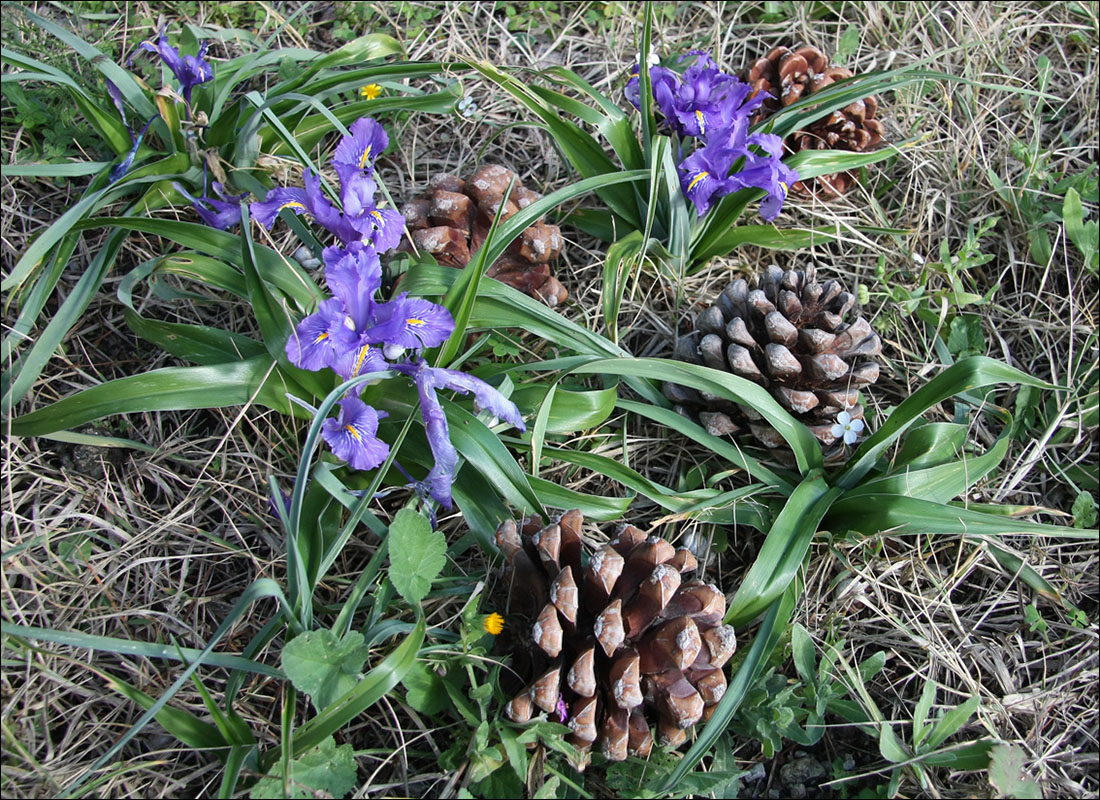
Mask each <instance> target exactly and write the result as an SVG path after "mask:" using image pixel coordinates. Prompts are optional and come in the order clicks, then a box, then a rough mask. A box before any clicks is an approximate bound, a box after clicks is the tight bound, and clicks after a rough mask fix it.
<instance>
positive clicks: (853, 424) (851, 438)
mask: <svg viewBox="0 0 1100 800" xmlns="http://www.w3.org/2000/svg"><path fill="white" fill-rule="evenodd" d="M862 430H863V420H861V419H852V415H851V414H849V413H848V412H847V411H841V412H840V413H839V414H837V415H836V425H834V426H833V428H832V434H833V436H834V437H835V438H837V439H841V438H843V439H844V444H855V441H856V439H858V438H859V434H860V432H861V431H862Z"/></svg>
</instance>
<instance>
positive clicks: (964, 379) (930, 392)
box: [836, 356, 1057, 489]
mask: <svg viewBox="0 0 1100 800" xmlns="http://www.w3.org/2000/svg"><path fill="white" fill-rule="evenodd" d="M996 383H1019V384H1023V385H1025V386H1036V387H1039V388H1042V389H1054V388H1057V387H1055V386H1053V385H1051V384H1049V383H1047V382H1046V381H1043V380H1039V379H1038V378H1036V377H1033V376H1031V375H1028V374H1027V373H1026V372H1021V371H1020V370H1018V369H1016V368H1015V367H1010V366H1008V365H1007V364H1004V363H1002V362H1000V361H994V360H993V359H991V358H986V357H985V356H974V357H972V358H967V359H964V360H962V361H960V362H958V363H957V364H955V365H953V366H950V367H948V368H947V369H945V370H944V371H943V372H941V373H940V374H939V375H937V376H936V377H934V378H932V380H930V381H929V382H928V383H926V384H925V385H924V386H922V387H921V388H919V389H917V391H915V392H913V394H912V395H910V396H909V397H908V398H907V399H905V400H904V401H902V403H901V405H899V406H898V407H897V408H896V409H894V412H893V413H892V414H890V417H889V419H887V420H886V422H885V423H883V425H882V427H881V428H879V429H878V430H877V431H875V432H874V433H873V434H872V435H871V436H870V437H868V438H867V440H866V441H864V442H863V444H861V445H860V446H859V448H858V449H857V450H856V452H855V453H854V454H853V455H852V459H851V461H849V462H848V467H847V469H845V470H844V472H842V473H841V474H840V476H839V477H838V478H837V480H836V485H837V486H840V487H843V488H844V489H852V488H854V487H855V486H856V485H857V484H858V483H859V482H860V481H861V480H862V479H863V477H864V476H865V475H867V473H869V472H870V471H871V470H872V469H873V468H874V466H875V465H876V464H877V463H878V461H879V459H880V458H881V457H882V455H883V453H885V451H886V449H887V448H888V447H889V446H890V445H891V444H893V443H894V441H895V440H897V438H898V437H899V436H901V434H902V433H904V432H905V431H906V429H908V428H909V426H911V425H912V424H913V423H914V422H916V421H917V420H918V419H920V418H921V417H922V416H923V415H924V413H925V412H926V411H928V409H930V408H932V406H934V405H936V404H937V403H939V402H941V401H943V400H946V399H947V398H948V397H953V396H955V395H957V394H960V393H962V392H966V391H968V390H970V389H976V388H979V387H982V386H990V385H992V384H996Z"/></svg>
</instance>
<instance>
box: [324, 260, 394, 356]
mask: <svg viewBox="0 0 1100 800" xmlns="http://www.w3.org/2000/svg"><path fill="white" fill-rule="evenodd" d="M321 258H322V259H323V260H324V262H325V282H326V283H327V284H328V288H329V289H330V290H331V291H332V293H333V295H335V296H336V297H338V298H340V300H342V301H343V303H344V308H345V309H346V310H347V314H348V316H349V317H351V321H352V323H353V325H354V327H355V330H356V331H357V332H359V333H363V332H365V331H366V330H367V329H368V328H370V327H371V326H372V325H374V324H375V319H374V310H375V307H376V305H377V304H376V303H375V302H374V293H375V292H377V291H378V290H379V289H380V288H382V262H381V261H379V259H378V253H377V252H376V251H375V250H374V248H372V247H369V246H365V245H362V244H359V243H358V242H352V243H351V244H349V245H348V246H347V248H346V249H345V248H342V247H326V248H325V249H324V252H323V253H322V254H321ZM375 341H379V340H377V339H376V340H375Z"/></svg>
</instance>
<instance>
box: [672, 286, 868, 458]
mask: <svg viewBox="0 0 1100 800" xmlns="http://www.w3.org/2000/svg"><path fill="white" fill-rule="evenodd" d="M855 300H856V299H855V297H854V296H853V295H851V294H850V293H848V292H845V291H844V290H843V289H842V287H841V285H840V283H839V282H837V281H835V280H829V281H826V282H825V283H824V284H820V283H817V281H816V279H815V270H814V268H813V267H812V266H811V267H808V268H807V269H806V270H805V271H804V272H803V271H801V270H799V271H797V272H796V271H794V270H788V271H787V272H784V271H783V270H781V269H780V268H779V267H777V266H775V265H774V264H773V265H772V266H770V267H768V268H767V270H766V271H765V272H764V276H763V278H762V279H761V280H760V282H759V285H758V286H755V287H753V288H751V289H750V287H749V285H748V283H747V282H746V281H745V280H744V279H740V278H739V279H738V280H735V281H733V283H731V284H730V285H729V286H727V287H726V288H725V289H724V290H723V292H722V294H721V295H719V297H718V301H717V302H716V303H715V304H714V305H712V306H711V307H710V308H708V309H707V310H706V311H704V312H703V313H702V314H700V315H699V316H698V318H697V319H696V320H695V332H694V333H692V334H691V335H690V336H686V337H683V338H682V339H680V342H679V344H678V346H677V350H676V358H678V359H680V360H681V361H689V362H691V363H695V364H705V365H706V366H708V367H712V368H713V369H720V370H726V371H729V372H732V373H733V374H735V375H739V376H740V377H742V378H747V379H749V380H751V381H754V382H756V383H758V384H760V385H761V386H763V387H765V388H766V389H768V391H769V392H771V394H772V396H773V397H774V398H775V399H776V400H778V401H779V403H780V404H781V405H782V406H783V407H784V408H786V409H787V410H788V411H790V412H791V413H792V414H793V415H794V416H795V417H796V418H798V419H799V420H800V421H802V422H803V423H804V424H806V425H807V426H808V427H809V428H810V430H811V431H812V432H813V434H814V436H816V437H817V438H818V440H819V441H820V442H821V443H822V444H823V445H825V446H826V447H828V446H830V445H834V444H836V445H838V446H837V447H836V449H835V450H833V451H832V452H831V453H830V454H829V455H831V456H833V457H836V456H838V455H839V454H840V453H841V452H842V447H841V446H840V445H842V444H843V442H838V441H837V437H835V436H834V435H833V432H832V428H833V424H834V423H835V421H836V416H837V415H838V414H839V413H840V412H841V411H847V412H848V413H849V414H850V415H851V417H852V419H862V418H863V406H861V405H860V404H859V389H860V387H862V386H867V385H868V384H872V383H874V382H875V381H877V380H878V374H879V365H878V361H877V360H875V357H876V356H879V355H881V354H882V340H881V339H879V336H878V334H877V333H875V332H874V331H873V330H871V326H870V324H869V323H868V322H867V320H866V319H864V318H863V317H862V316H859V315H858V312H857V314H856V318H855V320H854V321H852V322H845V321H844V318H845V316H846V315H847V314H848V312H849V311H850V310H851V309H852V307H853V306H854V305H855ZM664 392H665V396H666V397H668V399H669V400H671V401H672V402H673V403H675V404H676V405H677V407H678V408H677V410H679V411H680V412H681V413H685V414H686V415H687V416H694V415H695V414H698V417H699V420H700V422H701V423H702V424H703V425H704V426H705V427H706V428H707V430H708V431H709V432H710V433H712V434H714V435H716V436H722V435H724V434H728V433H737V432H738V431H739V430H740V429H741V427H742V426H743V425H745V424H747V426H748V428H749V430H750V431H751V432H752V434H753V436H755V437H756V439H757V440H758V441H760V442H761V443H762V444H764V445H766V446H767V447H771V448H775V447H780V446H781V445H783V439H782V438H781V437H780V436H779V434H778V433H777V432H776V431H775V430H774V429H773V428H771V427H770V426H769V425H767V423H765V422H763V420H762V418H761V417H760V416H759V414H756V413H755V412H753V411H752V410H751V409H748V408H745V407H740V406H736V405H735V404H733V403H730V402H728V401H726V400H724V399H722V398H718V397H714V396H710V395H702V394H700V393H699V392H696V391H695V390H693V389H689V388H686V387H683V386H679V385H676V384H671V383H666V384H665V386H664ZM693 412H694V413H693ZM739 423H740V424H739Z"/></svg>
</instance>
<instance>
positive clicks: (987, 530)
mask: <svg viewBox="0 0 1100 800" xmlns="http://www.w3.org/2000/svg"><path fill="white" fill-rule="evenodd" d="M825 526H826V527H827V528H828V529H829V530H832V531H834V532H837V533H839V532H842V531H845V530H851V531H859V532H860V533H865V534H868V535H874V534H877V533H879V532H881V531H886V530H894V529H897V530H898V531H899V532H901V533H907V534H908V533H914V534H915V533H970V534H975V535H985V536H1000V535H1004V534H1010V533H1030V534H1033V535H1036V536H1060V537H1063V538H1067V539H1085V538H1089V537H1092V538H1095V537H1096V531H1086V530H1081V529H1079V528H1069V527H1065V526H1062V525H1048V524H1045V523H1040V522H1028V521H1027V520H1018V519H1013V518H1011V517H1004V516H1001V515H999V514H985V513H983V512H981V511H972V510H970V509H966V508H958V507H957V506H947V505H943V504H942V503H936V502H933V501H931V500H921V499H918V498H916V497H904V496H901V495H896V494H889V495H887V494H862V495H858V496H854V497H849V496H848V495H845V496H844V497H843V498H841V499H840V500H838V501H837V502H836V503H835V504H834V505H833V507H832V509H831V510H830V512H829V515H828V516H827V517H826V518H825Z"/></svg>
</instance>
